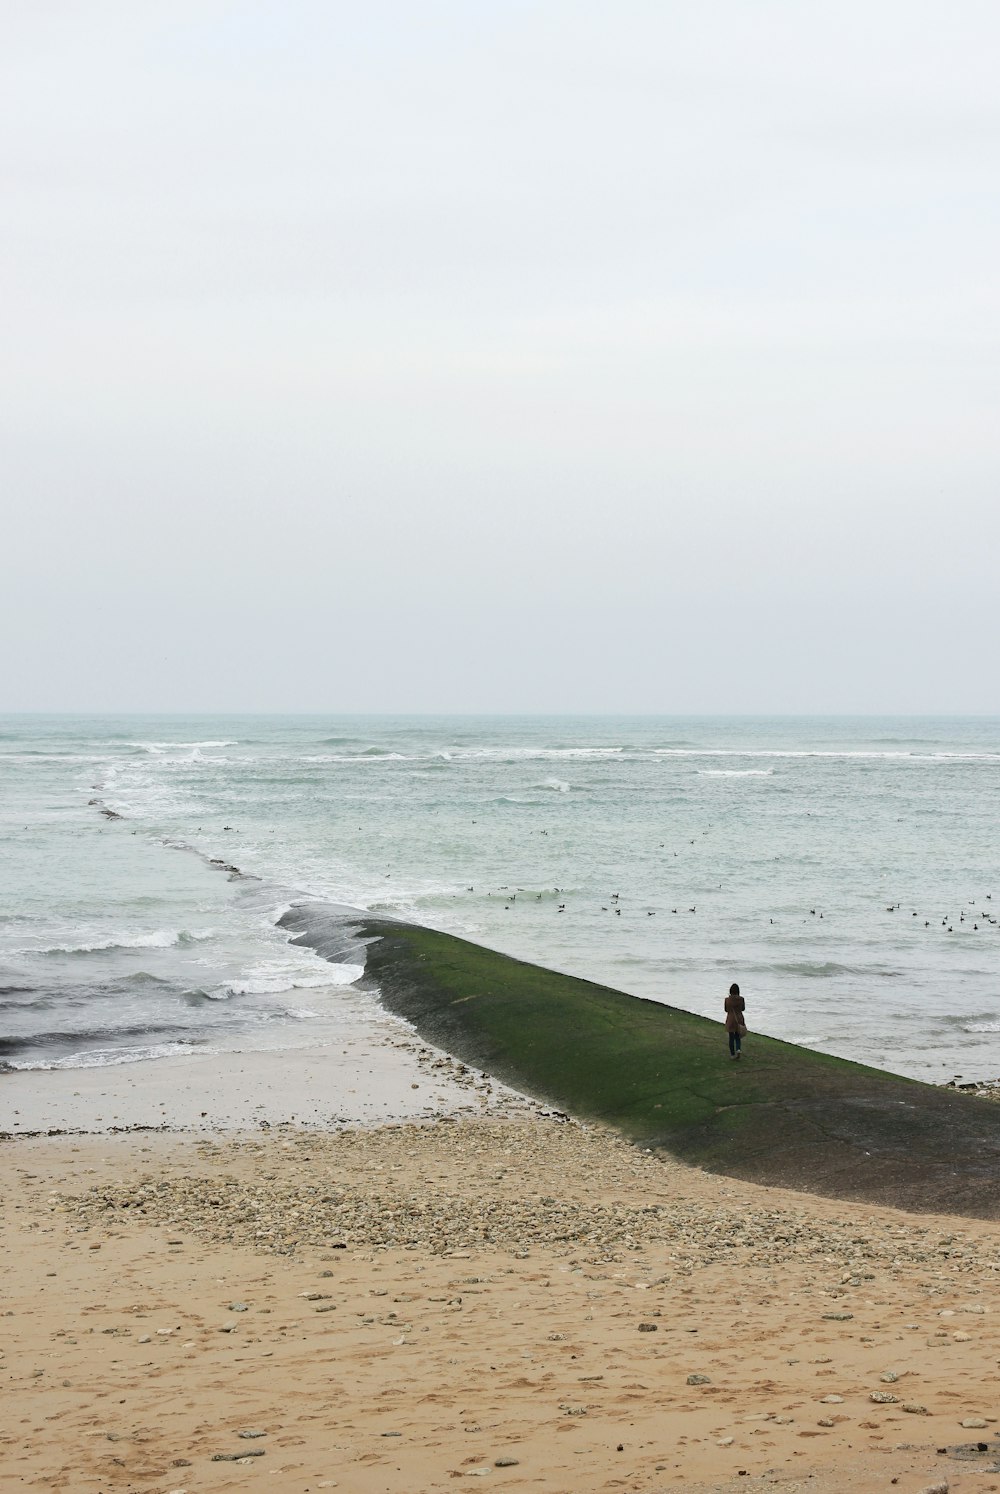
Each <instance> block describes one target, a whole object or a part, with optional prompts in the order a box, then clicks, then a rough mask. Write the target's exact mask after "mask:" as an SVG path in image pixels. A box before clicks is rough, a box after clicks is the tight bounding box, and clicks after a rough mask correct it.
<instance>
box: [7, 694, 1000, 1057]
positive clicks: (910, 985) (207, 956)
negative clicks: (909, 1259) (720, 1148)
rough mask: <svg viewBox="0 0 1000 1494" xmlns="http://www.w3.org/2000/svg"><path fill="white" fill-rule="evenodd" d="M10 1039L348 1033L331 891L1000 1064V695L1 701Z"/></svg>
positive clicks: (61, 1046)
mask: <svg viewBox="0 0 1000 1494" xmlns="http://www.w3.org/2000/svg"><path fill="white" fill-rule="evenodd" d="M0 782H2V786H3V789H2V796H0V836H2V842H3V856H2V863H0V894H2V897H0V1068H6V1069H8V1070H10V1069H36V1070H40V1069H53V1068H61V1069H67V1068H68V1069H72V1068H81V1067H93V1066H102V1065H110V1064H122V1063H142V1062H144V1061H150V1060H152V1059H157V1058H161V1059H162V1058H169V1057H170V1056H171V1055H177V1054H184V1053H194V1052H205V1051H218V1052H229V1051H234V1050H243V1051H246V1050H260V1051H267V1050H277V1049H288V1048H302V1047H309V1046H314V1045H324V1044H329V1043H333V1042H336V1041H337V1039H338V1037H340V1036H342V1035H343V1034H344V1033H345V1032H347V1031H349V1030H356V1028H357V1027H358V1026H359V1024H360V1025H365V1024H371V1023H372V1022H375V1021H378V1020H379V1008H378V1005H377V1000H376V998H375V996H374V995H372V994H371V993H370V992H368V991H363V990H360V989H359V988H358V986H357V984H356V982H357V980H358V978H359V977H360V975H361V973H362V969H361V966H360V964H358V965H336V966H335V965H330V964H327V963H326V962H325V961H323V960H321V959H320V958H319V957H318V956H317V955H316V954H314V953H313V952H311V951H310V950H308V949H305V948H302V947H298V946H293V945H291V944H290V943H289V942H288V935H287V934H286V932H285V931H284V930H283V929H281V928H279V927H278V926H277V920H278V918H279V917H280V916H281V915H282V913H283V912H284V911H285V910H286V909H287V908H288V907H289V906H291V905H293V904H294V903H296V902H301V901H304V900H320V901H332V902H336V903H338V904H346V905H349V906H352V907H357V908H364V909H373V910H378V911H380V912H385V913H391V914H395V915H397V916H399V917H402V918H406V919H410V920H414V921H417V922H419V923H423V924H428V925H430V926H432V927H434V928H438V929H443V930H447V931H450V932H452V933H456V934H460V935H462V936H464V937H466V938H469V939H473V940H475V941H477V942H479V943H482V944H485V945H488V946H490V947H492V948H496V949H500V950H504V951H506V952H508V953H510V954H514V955H517V956H519V957H521V958H523V959H526V960H530V961H534V962H536V963H539V964H542V965H546V966H550V967H552V968H555V969H559V970H564V971H567V972H570V973H572V974H575V975H583V976H587V977H590V978H592V979H594V980H598V981H601V982H604V983H606V984H609V985H612V986H616V987H618V988H620V989H621V990H624V991H628V992H632V993H633V994H635V995H637V996H643V997H648V998H651V999H653V1000H657V1001H664V1002H668V1003H670V1004H671V1005H675V1006H679V1007H683V1008H685V1009H687V1010H689V1011H693V1012H698V1013H700V1014H702V1015H704V1016H708V1017H712V1018H716V1019H719V1021H720V1053H721V1052H722V1051H723V1049H724V1046H725V1039H724V1034H723V1031H722V1027H721V1018H722V1003H723V998H724V996H725V993H726V991H727V989H728V987H729V984H730V982H731V981H734V980H735V981H738V982H739V984H740V986H741V988H742V991H743V994H744V996H745V998H746V1002H747V1019H748V1025H749V1028H750V1037H749V1038H748V1042H747V1046H748V1048H750V1050H751V1051H752V1043H753V1033H754V1032H755V1031H756V1032H765V1033H769V1034H771V1035H772V1036H775V1037H780V1038H784V1039H787V1040H789V1041H791V1042H795V1043H802V1044H805V1045H806V1046H808V1047H812V1048H816V1049H819V1050H822V1051H825V1052H829V1053H835V1054H838V1055H840V1056H842V1057H846V1058H852V1059H856V1060H858V1061H860V1062H863V1063H867V1064H873V1065H875V1066H877V1067H880V1068H886V1069H891V1070H893V1071H895V1072H897V1073H901V1074H908V1075H911V1076H913V1077H916V1078H920V1079H926V1080H930V1081H932V1082H937V1083H941V1082H947V1081H949V1080H951V1079H955V1078H957V1079H959V1080H960V1081H962V1082H973V1081H978V1080H983V1079H995V1078H997V1077H998V1075H1000V1054H998V1042H1000V865H998V859H1000V852H998V834H997V832H998V825H1000V720H997V719H982V718H981V719H960V718H949V719H945V718H938V717H935V718H927V719H916V718H912V717H909V718H905V719H874V718H863V719H862V718H858V719H843V718H830V719H819V718H807V719H806V718H804V719H791V718H772V719H768V718H759V719H756V718H746V717H741V718H729V719H726V718H713V717H705V718H669V717H661V718H653V717H609V716H593V717H573V718H568V717H549V718H546V717H539V716H529V717H386V716H375V717H357V716H352V717H334V716H329V717H327V716H323V717H320V716H280V717H279V716H240V717H235V716H220V717H207V716H192V717H181V716H120V717H111V716H100V717H82V716H72V717H71V716H7V717H2V718H0Z"/></svg>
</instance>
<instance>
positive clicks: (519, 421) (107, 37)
mask: <svg viewBox="0 0 1000 1494" xmlns="http://www.w3.org/2000/svg"><path fill="white" fill-rule="evenodd" d="M0 33H2V44H0V173H2V175H0V253H2V265H0V317H2V323H0V484H2V495H3V507H4V518H3V525H2V531H0V624H2V629H3V648H2V650H0V709H8V710H19V709H23V710H32V709H40V710H60V709H67V710H84V709H93V710H100V709H135V710H142V709H171V710H172V709H178V710H182V709H199V710H224V709H246V710H306V711H355V710H386V711H438V710H443V711H463V710H464V711H510V710H525V711H590V710H592V711H636V712H642V711H652V712H657V713H671V712H678V713H684V712H700V711H718V712H742V711H749V712H799V711H802V712H809V711H822V712H826V711H831V712H833V711H848V712H851V711H858V712H886V713H889V712H897V711H899V712H923V711H927V712H934V711H946V712H951V711H956V712H957V711H968V712H988V713H998V712H1000V669H998V668H997V664H996V656H997V620H998V610H1000V609H998V595H1000V586H998V567H1000V502H998V498H1000V491H998V487H1000V485H998V477H1000V275H998V267H1000V190H998V182H1000V172H998V168H1000V88H998V86H997V67H998V57H1000V7H998V6H997V5H996V4H995V0H984V3H970V0H941V3H921V0H836V3H826V0H809V3H805V4H804V3H802V0H676V3H675V0H645V3H644V0H615V3H614V4H611V3H610V0H604V3H601V4H596V3H590V0H535V3H522V0H502V3H501V0H447V3H446V0H442V3H435V0H420V3H419V4H417V3H413V0H409V3H402V0H400V3H390V0H364V3H363V4H361V3H358V0H351V3H340V0H282V3H281V4H277V3H273V0H271V3H267V4H264V3H260V4H251V3H223V0H196V3H185V0H162V3H160V0H124V3H116V0H107V3H88V0H65V3H56V0H3V4H2V12H0Z"/></svg>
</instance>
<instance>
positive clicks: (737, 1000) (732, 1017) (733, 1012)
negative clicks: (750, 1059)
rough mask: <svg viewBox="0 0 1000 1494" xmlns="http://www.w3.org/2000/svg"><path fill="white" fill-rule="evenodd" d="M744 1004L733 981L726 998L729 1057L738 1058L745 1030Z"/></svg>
mask: <svg viewBox="0 0 1000 1494" xmlns="http://www.w3.org/2000/svg"><path fill="white" fill-rule="evenodd" d="M746 1006H747V1004H746V1002H745V1001H744V1000H743V997H742V996H741V995H740V988H739V986H738V985H737V984H736V982H735V981H734V982H733V984H732V985H731V986H730V987H729V995H728V996H727V997H726V1031H727V1032H728V1033H729V1056H730V1058H739V1056H740V1039H741V1038H742V1037H743V1036H744V1035H745V1033H746V1030H747V1025H746V1022H745V1021H744V1020H743V1013H744V1012H745V1011H746Z"/></svg>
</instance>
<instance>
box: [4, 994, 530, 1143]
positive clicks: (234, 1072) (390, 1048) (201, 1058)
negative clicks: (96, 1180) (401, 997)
mask: <svg viewBox="0 0 1000 1494" xmlns="http://www.w3.org/2000/svg"><path fill="white" fill-rule="evenodd" d="M0 1099H2V1102H3V1106H2V1109H0V1143H2V1142H4V1141H18V1140H27V1139H29V1138H35V1137H39V1136H45V1135H53V1136H54V1135H80V1136H101V1135H111V1134H115V1133H117V1132H135V1133H143V1132H150V1131H162V1132H167V1133H171V1134H175V1135H178V1136H180V1135H186V1134H191V1133H194V1134H198V1133H213V1134H218V1133H224V1134H225V1133H231V1134H239V1133H249V1132H254V1131H258V1130H260V1129H262V1128H263V1129H269V1128H272V1127H282V1126H294V1127H302V1128H318V1129H320V1130H337V1129H342V1128H344V1127H349V1126H379V1125H389V1124H398V1123H400V1122H405V1121H414V1122H416V1121H433V1120H436V1119H438V1118H440V1117H442V1116H459V1115H469V1114H479V1113H488V1114H491V1113H494V1112H496V1111H504V1112H513V1111H516V1110H520V1109H523V1108H528V1109H531V1108H533V1102H532V1101H530V1100H528V1099H527V1098H526V1097H525V1096H523V1095H520V1094H518V1093H516V1092H515V1091H513V1090H511V1089H509V1088H508V1087H507V1086H506V1085H504V1084H502V1083H500V1082H499V1081H497V1080H495V1079H492V1078H490V1077H488V1076H486V1075H483V1074H482V1073H480V1072H477V1071H475V1070H472V1069H470V1068H469V1067H468V1066H467V1065H465V1064H463V1063H461V1062H460V1061H459V1060H457V1059H455V1058H453V1057H452V1056H451V1055H450V1054H448V1053H444V1052H442V1051H440V1050H438V1049H436V1048H433V1047H432V1046H431V1045H429V1044H427V1043H425V1042H423V1041H422V1040H421V1039H420V1038H419V1037H418V1036H417V1035H416V1034H415V1033H413V1032H411V1031H410V1029H409V1028H408V1027H407V1026H406V1024H404V1023H403V1022H400V1021H398V1020H397V1019H396V1018H394V1017H392V1016H391V1015H390V1014H388V1013H386V1014H385V1015H384V1017H383V1018H381V1019H379V1020H376V1021H374V1022H371V1023H366V1024H364V1025H361V1024H357V1025H354V1026H352V1027H351V1029H350V1030H349V1031H346V1030H345V1033H344V1036H343V1037H342V1038H341V1039H339V1040H338V1041H337V1042H336V1044H333V1043H329V1042H328V1043H325V1044H322V1045H317V1046H315V1047H300V1048H274V1049H251V1050H240V1049H233V1050H229V1051H219V1050H213V1051H212V1052H208V1053H197V1054H183V1055H176V1056H165V1057H162V1058H154V1059H145V1060H141V1061H138V1062H135V1063H122V1064H110V1065H105V1066H101V1067H94V1068H72V1069H71V1068H63V1069H20V1070H16V1071H13V1072H10V1071H8V1072H7V1073H4V1074H2V1075H0Z"/></svg>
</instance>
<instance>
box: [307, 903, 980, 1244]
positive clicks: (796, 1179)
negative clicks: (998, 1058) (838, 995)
mask: <svg viewBox="0 0 1000 1494" xmlns="http://www.w3.org/2000/svg"><path fill="white" fill-rule="evenodd" d="M351 922H352V924H353V928H354V931H355V932H356V933H357V934H359V935H360V936H361V937H362V938H363V939H364V940H365V941H366V942H368V951H367V979H368V980H369V982H371V983H373V984H374V985H375V986H376V987H377V988H378V991H379V993H380V995H381V998H382V1001H383V1002H384V1004H385V1005H386V1006H387V1007H388V1008H389V1010H391V1011H393V1012H395V1013H397V1014H399V1015H400V1016H402V1017H405V1018H406V1019H407V1020H408V1021H410V1022H411V1023H412V1024H413V1025H414V1027H415V1028H416V1029H417V1031H418V1032H419V1033H420V1034H421V1035H422V1036H424V1037H425V1038H426V1039H428V1041H431V1042H434V1043H436V1044H437V1045H438V1046H440V1047H441V1048H444V1049H445V1050H446V1051H448V1052H449V1053H452V1054H454V1055H456V1056H457V1057H459V1058H461V1059H463V1060H464V1061H465V1062H467V1063H469V1064H471V1065H473V1066H475V1067H476V1068H478V1069H483V1070H486V1071H487V1072H489V1073H490V1074H492V1075H495V1076H496V1077H497V1078H499V1079H502V1080H504V1081H505V1082H507V1083H508V1084H510V1085H512V1086H513V1087H515V1088H517V1089H520V1090H522V1091H523V1092H525V1093H528V1094H530V1095H533V1096H535V1097H536V1098H538V1099H540V1100H543V1101H545V1102H547V1103H549V1104H551V1105H553V1106H556V1107H558V1108H559V1109H562V1110H566V1111H569V1112H571V1113H572V1114H573V1115H575V1116H578V1117H580V1118H581V1119H587V1120H594V1121H602V1122H604V1123H606V1124H608V1125H611V1126H614V1127H615V1128H616V1129H617V1130H619V1131H621V1132H623V1133H624V1134H625V1135H626V1136H628V1137H630V1138H631V1139H632V1140H633V1141H636V1142H638V1143H640V1144H641V1145H644V1146H650V1147H663V1148H665V1149H667V1150H669V1151H670V1152H672V1153H674V1154H675V1155H677V1156H680V1157H682V1158H684V1159H686V1160H688V1161H690V1162H693V1163H697V1164H700V1165H701V1166H703V1167H705V1168H707V1169H709V1170H711V1171H717V1172H721V1173H728V1174H730V1175H732V1176H735V1177H743V1178H747V1179H752V1180H754V1181H757V1182H764V1183H772V1184H783V1185H786V1186H790V1187H797V1188H805V1189H808V1190H810V1191H814V1192H819V1193H825V1194H830V1195H833V1196H837V1197H853V1198H862V1199H867V1200H869V1201H871V1202H879V1203H885V1204H895V1205H898V1206H900V1207H904V1208H911V1209H912V1208H917V1209H921V1210H939V1211H954V1212H959V1213H966V1214H972V1215H979V1216H982V1217H991V1218H993V1217H1000V1106H993V1105H990V1104H988V1103H987V1102H984V1101H982V1100H976V1099H973V1098H970V1097H968V1096H965V1095H961V1094H956V1093H955V1092H953V1091H947V1090H942V1089H938V1088H936V1087H935V1086H932V1085H926V1084H920V1083H918V1082H916V1081H914V1080H908V1079H904V1078H901V1077H899V1076H897V1075H893V1074H887V1073H884V1072H882V1071H881V1070H877V1069H871V1068H866V1067H865V1066H864V1065H861V1064H856V1063H849V1062H847V1061H846V1060H843V1059H838V1058H833V1057H830V1056H829V1055H825V1054H820V1053H814V1052H812V1051H811V1050H809V1049H806V1048H800V1047H797V1046H795V1045H794V1044H791V1043H784V1042H780V1041H778V1040H776V1039H774V1038H768V1037H764V1036H760V1035H755V1034H752V1033H751V1035H750V1036H748V1037H747V1038H746V1039H745V1041H744V1055H743V1058H742V1059H741V1060H740V1061H739V1062H733V1061H732V1060H731V1059H730V1057H729V1052H728V1046H727V1040H726V1033H725V1029H724V1027H723V1025H722V1022H721V1020H720V1021H719V1022H717V1023H716V1022H710V1021H708V1020H706V1019H705V1018H702V1017H696V1016H694V1015H692V1014H691V1013H689V1012H683V1011H679V1010H677V1009H676V1008H674V1007H669V1006H663V1005H660V1004H659V1003H657V1002H652V1001H644V1000H641V999H639V998H637V997H634V996H628V995H625V994H624V993H623V992H620V991H615V990H612V989H610V988H608V987H605V986H600V985H596V984H594V983H593V982H590V981H586V980H580V979H577V978H575V977H573V976H568V975H562V974H559V973H557V972H555V971H551V970H545V969H542V968H540V967H539V966H536V965H530V964H526V963H524V962H523V961H520V960H515V959H511V958H510V957H508V956H506V955H502V954H498V953H496V952H495V951H493V950H488V949H484V948H482V947H481V946H479V945H476V944H471V943H469V942H468V941H466V940H463V939H457V938H454V937H452V936H451V935H448V934H441V933H436V932H433V931H431V930H428V929H423V928H418V927H415V926H413V925H407V924H401V923H397V922H395V921H390V920H380V919H378V918H372V917H364V918H358V917H355V918H354V919H352V920H351ZM303 937H304V938H305V939H308V937H309V936H308V935H304V936H303ZM369 941H370V942H369ZM310 942H311V941H310ZM720 1008H721V1000H720ZM720 1015H721V1012H720ZM750 1015H751V1020H752V1013H751V1014H750Z"/></svg>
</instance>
